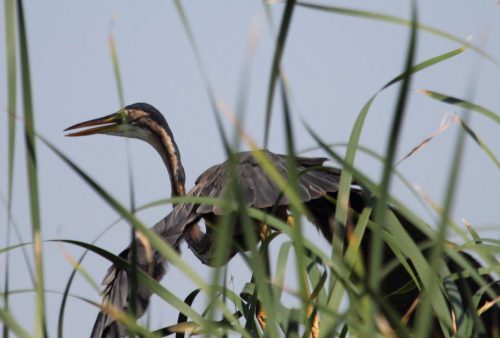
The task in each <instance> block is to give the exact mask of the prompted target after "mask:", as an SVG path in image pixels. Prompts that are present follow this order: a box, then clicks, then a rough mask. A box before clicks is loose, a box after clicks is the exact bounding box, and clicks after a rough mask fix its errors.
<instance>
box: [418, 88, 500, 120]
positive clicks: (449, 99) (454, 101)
mask: <svg viewBox="0 0 500 338" xmlns="http://www.w3.org/2000/svg"><path fill="white" fill-rule="evenodd" d="M417 93H420V94H424V95H426V96H428V97H430V98H432V99H435V100H438V101H441V102H444V103H448V104H451V105H454V106H458V107H462V108H464V109H469V110H472V111H476V112H478V113H481V114H483V115H484V116H486V117H488V118H490V119H492V120H493V121H495V122H496V123H497V124H498V123H500V116H499V115H497V114H496V113H495V112H493V111H491V110H489V109H486V108H484V107H482V106H480V105H477V104H475V103H472V102H469V101H466V100H462V99H459V98H456V97H453V96H449V95H446V94H441V93H438V92H434V91H431V90H427V89H421V90H417Z"/></svg>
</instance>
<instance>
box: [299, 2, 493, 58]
mask: <svg viewBox="0 0 500 338" xmlns="http://www.w3.org/2000/svg"><path fill="white" fill-rule="evenodd" d="M297 6H301V7H304V8H309V9H313V10H320V11H323V12H330V13H336V14H341V15H348V16H354V17H359V18H363V19H370V20H377V21H384V22H388V23H392V24H397V25H402V26H407V27H411V25H412V22H411V20H406V19H403V18H400V17H397V16H393V15H388V14H384V13H377V12H368V11H362V10H358V9H353V8H345V7H335V6H326V5H319V4H314V3H306V2H301V1H298V2H297ZM417 29H418V30H421V31H423V32H426V33H430V34H433V35H436V36H439V37H441V38H443V39H446V40H449V41H453V42H456V43H459V44H461V45H467V46H470V48H471V49H473V50H474V51H476V52H477V53H479V54H480V55H482V56H483V57H485V58H486V59H488V60H489V61H491V62H492V63H493V64H495V65H496V66H499V67H500V62H499V61H498V60H497V59H495V58H494V57H493V56H492V55H490V54H488V53H487V52H486V51H484V50H483V49H481V48H479V47H476V46H473V45H471V44H470V43H469V42H468V41H467V40H464V39H461V38H459V37H457V36H455V35H453V34H450V33H448V32H445V31H443V30H440V29H437V28H434V27H432V26H429V25H424V24H422V23H418V24H417Z"/></svg>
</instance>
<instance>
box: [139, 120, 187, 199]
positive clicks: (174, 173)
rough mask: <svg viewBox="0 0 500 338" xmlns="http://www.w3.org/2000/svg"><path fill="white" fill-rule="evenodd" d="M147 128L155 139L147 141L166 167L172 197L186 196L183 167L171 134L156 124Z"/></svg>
mask: <svg viewBox="0 0 500 338" xmlns="http://www.w3.org/2000/svg"><path fill="white" fill-rule="evenodd" d="M149 128H150V129H151V130H152V131H153V133H154V134H155V135H156V136H157V138H155V139H154V140H148V141H149V142H148V143H150V144H151V145H152V146H153V147H154V148H155V149H156V151H157V152H158V154H160V156H161V158H162V160H163V163H164V164H165V166H166V167H167V170H168V174H169V176H170V184H171V187H172V197H177V196H184V195H186V187H185V181H186V176H185V173H184V167H183V166H182V162H181V155H180V152H179V148H178V147H177V144H176V143H175V140H174V137H173V135H172V133H171V132H170V131H169V130H166V129H165V128H161V127H159V126H158V125H156V124H151V125H150V126H149Z"/></svg>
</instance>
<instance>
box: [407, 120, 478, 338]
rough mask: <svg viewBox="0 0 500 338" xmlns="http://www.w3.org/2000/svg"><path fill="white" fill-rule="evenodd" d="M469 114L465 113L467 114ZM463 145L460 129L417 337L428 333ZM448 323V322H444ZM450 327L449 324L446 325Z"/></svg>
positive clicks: (420, 311) (463, 132)
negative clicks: (437, 274)
mask: <svg viewBox="0 0 500 338" xmlns="http://www.w3.org/2000/svg"><path fill="white" fill-rule="evenodd" d="M468 115H469V114H467V116H468ZM464 146H465V131H464V130H461V131H460V132H459V134H458V136H457V141H456V146H455V151H454V154H453V159H452V163H451V167H450V174H449V176H448V182H447V191H446V196H445V200H444V204H443V211H442V215H441V221H440V223H439V226H438V229H437V237H436V239H435V241H434V247H433V249H432V251H431V255H430V265H431V274H430V275H429V276H428V280H427V283H428V285H429V286H430V287H427V288H426V290H425V291H424V293H423V299H422V302H421V306H420V308H419V309H418V311H417V319H416V328H417V333H416V337H417V338H425V337H427V336H428V335H429V331H430V328H431V327H430V324H431V323H430V322H431V321H430V316H431V311H430V308H431V302H432V299H433V297H434V296H435V294H436V292H437V290H436V289H437V287H435V286H438V281H437V280H436V273H437V271H438V269H439V267H440V261H441V259H442V255H443V252H444V249H445V248H444V245H445V244H444V243H445V239H446V230H447V225H448V218H449V215H450V214H451V211H452V206H453V201H454V197H455V192H456V188H457V181H458V177H459V173H460V164H461V161H462V157H463V150H464ZM446 324H448V323H446ZM447 326H448V327H450V326H449V325H447Z"/></svg>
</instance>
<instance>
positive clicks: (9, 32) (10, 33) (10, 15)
mask: <svg viewBox="0 0 500 338" xmlns="http://www.w3.org/2000/svg"><path fill="white" fill-rule="evenodd" d="M4 18H5V51H6V59H7V72H6V73H7V113H8V114H7V119H8V122H7V123H8V136H7V138H8V141H7V142H8V155H7V156H8V157H7V158H8V160H7V162H8V164H7V166H8V169H7V175H8V177H7V223H6V225H7V226H6V231H5V232H6V233H5V239H6V244H7V246H9V245H10V233H11V216H12V191H13V187H14V155H15V142H16V95H17V94H16V86H17V84H16V21H15V19H16V2H15V0H5V1H4ZM9 263H10V260H9V255H8V254H7V255H6V257H5V276H4V297H3V303H4V310H5V311H7V312H8V311H9V281H10V278H9V270H10V269H9ZM2 336H3V338H8V337H9V327H8V326H7V325H4V327H3V329H2Z"/></svg>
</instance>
